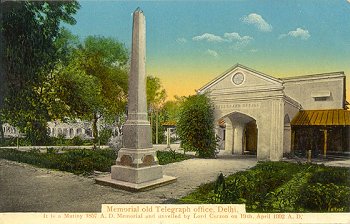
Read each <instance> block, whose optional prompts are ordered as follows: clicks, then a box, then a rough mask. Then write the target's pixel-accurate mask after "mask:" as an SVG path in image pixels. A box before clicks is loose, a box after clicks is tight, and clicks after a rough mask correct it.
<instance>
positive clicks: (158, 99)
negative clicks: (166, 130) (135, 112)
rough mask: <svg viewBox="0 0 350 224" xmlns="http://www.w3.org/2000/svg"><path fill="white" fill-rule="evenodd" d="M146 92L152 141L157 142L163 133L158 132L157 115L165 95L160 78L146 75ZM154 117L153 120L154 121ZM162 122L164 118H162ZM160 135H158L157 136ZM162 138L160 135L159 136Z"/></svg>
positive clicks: (160, 110) (158, 115)
mask: <svg viewBox="0 0 350 224" xmlns="http://www.w3.org/2000/svg"><path fill="white" fill-rule="evenodd" d="M146 93H147V107H148V109H149V112H150V118H151V127H152V133H153V134H152V138H153V140H152V141H153V142H154V143H156V144H158V140H159V137H160V136H162V135H163V133H162V132H159V128H160V125H161V124H160V122H159V117H161V118H164V116H162V115H161V116H160V113H161V112H162V107H163V105H164V102H165V99H166V97H167V95H166V91H165V89H163V87H162V84H161V82H160V79H159V78H158V77H154V76H147V82H146ZM154 118H155V120H156V121H155V122H153V121H154ZM162 120H163V122H164V119H162ZM159 135H160V136H159ZM161 138H162V137H161Z"/></svg>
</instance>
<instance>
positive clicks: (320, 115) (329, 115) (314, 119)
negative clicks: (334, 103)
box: [291, 109, 350, 126]
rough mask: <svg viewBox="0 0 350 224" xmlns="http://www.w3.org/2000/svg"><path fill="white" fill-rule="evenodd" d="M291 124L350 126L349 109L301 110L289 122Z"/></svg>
mask: <svg viewBox="0 0 350 224" xmlns="http://www.w3.org/2000/svg"><path fill="white" fill-rule="evenodd" d="M291 125H292V126H312V125H323V126H327V125H333V126H339V125H341V126H350V111H349V110H343V109H334V110H301V111H299V113H298V114H297V116H295V117H294V118H293V120H292V122H291Z"/></svg>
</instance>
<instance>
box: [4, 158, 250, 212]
mask: <svg viewBox="0 0 350 224" xmlns="http://www.w3.org/2000/svg"><path fill="white" fill-rule="evenodd" d="M255 164H256V159H253V158H241V159H239V158H226V159H191V160H186V161H183V162H179V163H173V164H168V165H166V166H164V168H163V169H164V174H166V175H170V176H176V177H178V180H177V182H176V183H173V184H170V185H167V186H163V187H160V188H157V189H154V190H151V191H147V192H139V193H130V192H127V191H123V190H118V189H113V188H110V187H106V186H100V185H97V184H95V183H94V178H93V177H89V178H88V177H82V176H76V175H74V174H71V173H67V172H61V171H52V170H48V169H42V168H36V167H34V166H31V165H27V164H22V163H17V162H13V161H7V160H3V159H0V192H1V193H0V212H78V211H81V212H83V211H84V212H90V211H91V212H92V211H95V212H100V210H101V204H124V203H136V204H143V203H171V201H172V200H173V199H177V198H180V197H182V196H185V195H187V194H188V193H189V192H191V191H193V190H194V189H195V188H196V187H197V186H199V185H200V184H202V183H206V182H209V181H213V180H215V179H216V177H217V175H218V174H219V173H220V172H222V173H223V174H224V175H228V174H231V173H235V172H237V171H240V170H245V169H247V168H250V167H252V166H254V165H255Z"/></svg>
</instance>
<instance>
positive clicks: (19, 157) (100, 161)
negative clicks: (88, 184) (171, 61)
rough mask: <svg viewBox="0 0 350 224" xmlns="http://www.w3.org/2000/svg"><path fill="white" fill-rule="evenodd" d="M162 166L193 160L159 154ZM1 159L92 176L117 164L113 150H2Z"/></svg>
mask: <svg viewBox="0 0 350 224" xmlns="http://www.w3.org/2000/svg"><path fill="white" fill-rule="evenodd" d="M157 156H158V160H159V163H160V164H162V165H163V164H167V163H173V162H179V161H182V160H185V159H189V158H191V157H190V156H188V155H183V154H180V153H176V154H175V157H174V155H173V154H172V153H171V152H157ZM0 158H4V159H8V160H13V161H18V162H23V163H28V164H32V165H35V166H38V167H43V168H49V169H58V170H62V171H68V172H72V173H74V174H84V175H88V174H91V173H92V172H93V171H94V170H98V171H101V172H110V171H111V166H112V165H114V164H115V160H116V158H117V155H116V153H115V151H114V150H113V149H99V150H90V149H79V150H75V149H74V150H73V149H72V150H68V151H66V152H59V151H58V150H57V149H54V148H48V149H47V153H41V152H40V150H39V149H32V150H30V151H26V152H23V151H18V150H16V149H0Z"/></svg>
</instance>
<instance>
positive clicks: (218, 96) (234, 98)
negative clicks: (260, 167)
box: [198, 64, 345, 161]
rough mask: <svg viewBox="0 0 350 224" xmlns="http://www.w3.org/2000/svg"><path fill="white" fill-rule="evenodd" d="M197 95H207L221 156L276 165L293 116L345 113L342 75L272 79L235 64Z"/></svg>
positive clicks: (288, 140) (285, 147) (286, 149)
mask: <svg viewBox="0 0 350 224" xmlns="http://www.w3.org/2000/svg"><path fill="white" fill-rule="evenodd" d="M198 93H199V94H203V93H207V94H208V96H209V98H210V99H211V100H212V102H213V104H214V108H215V119H216V123H215V124H216V133H217V135H218V137H219V138H220V139H221V140H222V143H221V145H223V146H222V147H221V148H222V149H223V150H224V152H225V153H228V154H246V153H247V154H250V153H252V154H256V155H257V158H258V159H259V160H272V161H278V160H281V159H282V156H283V153H288V152H290V150H291V126H290V122H291V120H292V119H293V118H294V117H295V116H296V115H297V114H298V112H299V110H301V109H323V108H327V109H333V108H338V109H343V108H345V75H344V73H329V74H320V75H310V76H303V77H293V78H285V79H278V78H274V77H272V76H269V75H266V74H263V73H261V72H258V71H255V70H253V69H250V68H247V67H245V66H242V65H239V64H238V65H235V66H233V67H232V68H230V69H229V70H227V71H226V72H224V73H223V74H222V75H220V76H218V77H217V78H215V79H214V80H213V81H211V82H209V83H208V84H206V85H205V86H203V87H202V88H201V89H199V90H198ZM223 121H224V122H223ZM222 123H224V128H223V125H222ZM220 124H221V125H220ZM220 126H221V127H220Z"/></svg>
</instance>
